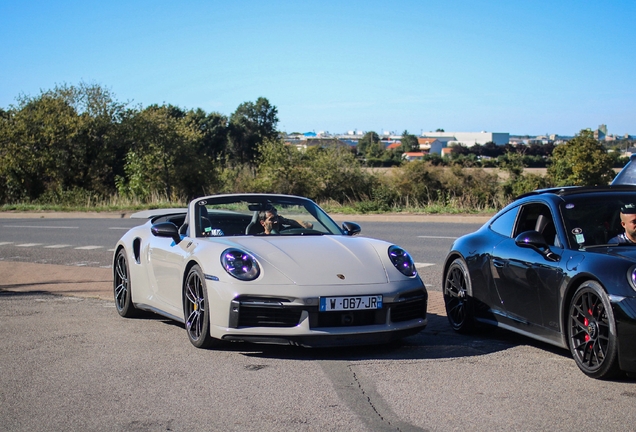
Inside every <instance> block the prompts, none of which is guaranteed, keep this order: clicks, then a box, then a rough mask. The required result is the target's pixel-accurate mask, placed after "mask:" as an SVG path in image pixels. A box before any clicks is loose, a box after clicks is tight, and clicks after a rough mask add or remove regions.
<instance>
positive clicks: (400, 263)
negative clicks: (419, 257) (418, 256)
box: [389, 246, 417, 277]
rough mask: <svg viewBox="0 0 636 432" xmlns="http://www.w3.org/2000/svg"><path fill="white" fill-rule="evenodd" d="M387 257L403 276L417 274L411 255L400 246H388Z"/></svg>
mask: <svg viewBox="0 0 636 432" xmlns="http://www.w3.org/2000/svg"><path fill="white" fill-rule="evenodd" d="M389 258H390V259H391V262H392V263H393V265H394V266H395V268H396V269H398V270H399V271H400V273H402V274H403V275H404V276H409V277H412V276H415V275H416V274H417V270H416V269H415V263H414V262H413V258H411V255H409V253H408V252H407V251H405V250H404V249H402V248H401V247H398V246H390V247H389Z"/></svg>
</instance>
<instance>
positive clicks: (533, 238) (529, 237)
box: [515, 231, 559, 261]
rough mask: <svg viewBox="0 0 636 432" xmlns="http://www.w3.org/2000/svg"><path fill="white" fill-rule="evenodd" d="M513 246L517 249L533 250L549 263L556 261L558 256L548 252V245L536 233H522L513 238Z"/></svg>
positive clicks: (541, 236)
mask: <svg viewBox="0 0 636 432" xmlns="http://www.w3.org/2000/svg"><path fill="white" fill-rule="evenodd" d="M515 244H516V245H517V246H519V247H523V248H530V249H534V250H535V251H537V252H539V253H540V254H541V255H543V256H544V257H545V259H547V260H550V261H558V260H559V256H558V255H556V254H555V253H553V252H552V251H551V250H550V245H549V244H548V243H547V242H546V241H545V239H544V238H543V235H541V234H540V233H538V232H536V231H524V232H522V233H521V234H519V235H518V236H517V237H515Z"/></svg>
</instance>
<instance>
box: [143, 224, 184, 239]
mask: <svg viewBox="0 0 636 432" xmlns="http://www.w3.org/2000/svg"><path fill="white" fill-rule="evenodd" d="M150 232H151V233H152V235H154V236H155V237H166V238H171V239H172V240H173V241H174V243H175V244H179V242H180V241H181V236H180V235H179V228H177V226H176V225H175V224H173V223H172V222H161V223H158V224H154V225H153V226H151V227H150Z"/></svg>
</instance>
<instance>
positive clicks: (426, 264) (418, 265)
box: [415, 263, 435, 267]
mask: <svg viewBox="0 0 636 432" xmlns="http://www.w3.org/2000/svg"><path fill="white" fill-rule="evenodd" d="M434 265H435V263H415V267H430V266H434Z"/></svg>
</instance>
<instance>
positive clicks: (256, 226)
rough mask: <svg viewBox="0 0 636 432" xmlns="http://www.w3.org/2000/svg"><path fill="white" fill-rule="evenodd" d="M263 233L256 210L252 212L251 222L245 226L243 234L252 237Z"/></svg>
mask: <svg viewBox="0 0 636 432" xmlns="http://www.w3.org/2000/svg"><path fill="white" fill-rule="evenodd" d="M264 231H265V230H264V229H263V225H261V224H260V222H259V221H258V210H254V213H253V214H252V220H251V221H250V223H249V224H247V227H246V228H245V234H246V235H254V234H260V233H262V232H264Z"/></svg>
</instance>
